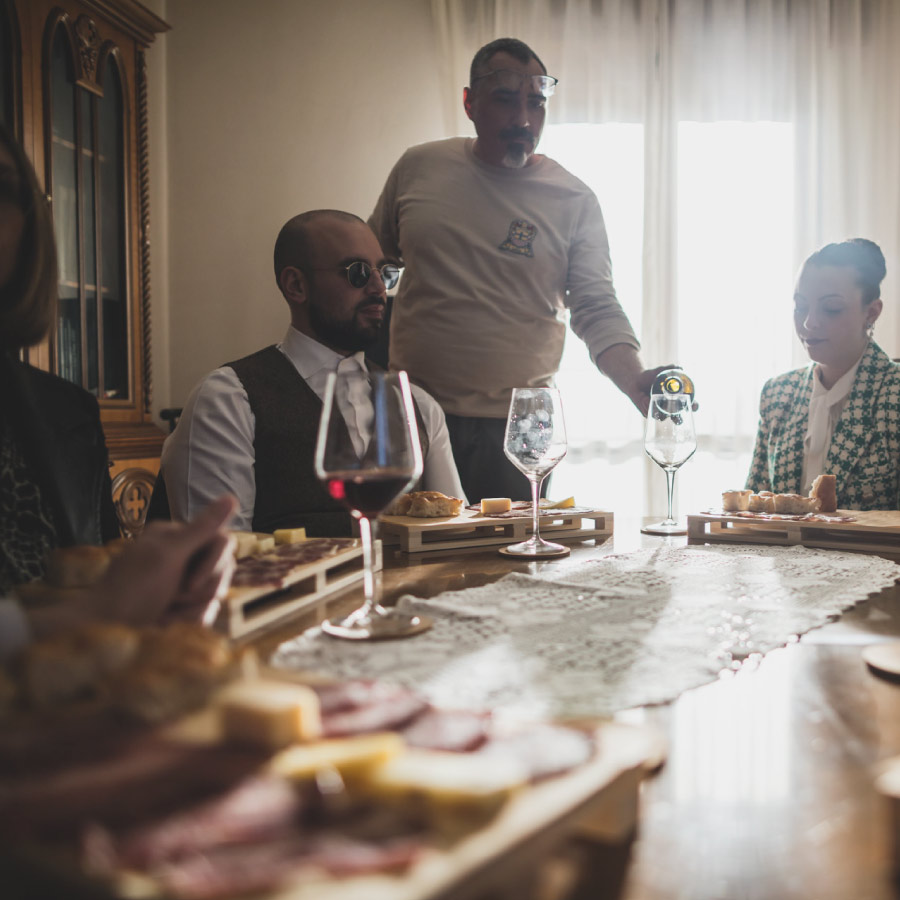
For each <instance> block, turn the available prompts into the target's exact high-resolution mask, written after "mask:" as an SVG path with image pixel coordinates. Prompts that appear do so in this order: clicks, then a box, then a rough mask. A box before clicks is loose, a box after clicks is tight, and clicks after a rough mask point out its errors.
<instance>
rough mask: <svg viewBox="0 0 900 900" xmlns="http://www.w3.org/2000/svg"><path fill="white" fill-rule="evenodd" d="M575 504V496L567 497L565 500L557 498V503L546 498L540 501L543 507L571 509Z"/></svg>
mask: <svg viewBox="0 0 900 900" xmlns="http://www.w3.org/2000/svg"><path fill="white" fill-rule="evenodd" d="M574 505H575V498H574V497H566V499H565V500H557V501H556V502H555V503H554V502H553V501H552V500H547V499H546V498H545V499H543V500H541V503H540V506H541V509H571V508H572V507H573V506H574Z"/></svg>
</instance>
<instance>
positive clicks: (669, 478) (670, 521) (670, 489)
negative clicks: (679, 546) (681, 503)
mask: <svg viewBox="0 0 900 900" xmlns="http://www.w3.org/2000/svg"><path fill="white" fill-rule="evenodd" d="M677 471H678V469H668V468H667V469H666V493H667V494H668V498H669V514H668V515H667V516H666V525H674V524H675V519H674V518H672V496H673V494H674V492H675V473H676V472H677Z"/></svg>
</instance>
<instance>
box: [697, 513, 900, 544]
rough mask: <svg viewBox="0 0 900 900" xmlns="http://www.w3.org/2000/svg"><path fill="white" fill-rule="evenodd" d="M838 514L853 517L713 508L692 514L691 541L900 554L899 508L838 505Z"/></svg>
mask: <svg viewBox="0 0 900 900" xmlns="http://www.w3.org/2000/svg"><path fill="white" fill-rule="evenodd" d="M835 515H836V516H850V517H852V518H853V521H850V522H846V521H845V522H842V521H827V520H817V519H802V518H798V519H794V518H786V519H777V518H768V519H763V518H760V519H757V518H748V517H745V516H736V515H733V514H729V513H721V514H719V513H714V512H709V513H700V514H697V515H689V516H688V517H687V521H688V543H689V544H704V543H716V542H724V543H748V544H780V545H784V546H791V545H796V544H802V545H803V546H804V547H822V548H825V549H831V550H858V551H860V552H863V553H877V554H879V555H882V556H900V511H897V510H881V509H878V510H868V511H864V512H863V511H859V510H853V509H847V510H840V509H839V510H838V511H837V512H836V513H835Z"/></svg>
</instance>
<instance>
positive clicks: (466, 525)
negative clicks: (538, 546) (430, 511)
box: [379, 506, 613, 553]
mask: <svg viewBox="0 0 900 900" xmlns="http://www.w3.org/2000/svg"><path fill="white" fill-rule="evenodd" d="M379 522H380V524H381V528H380V534H381V539H382V541H383V542H384V543H385V544H399V545H400V549H401V550H403V551H405V552H407V553H421V552H422V551H425V550H459V549H462V548H464V547H489V546H492V545H501V544H514V543H516V542H518V541H524V540H525V539H526V538H527V537H528V535H530V534H531V532H532V522H531V513H530V512H524V511H523V512H522V514H521V515H520V516H515V517H514V518H495V517H492V516H483V515H481V513H480V512H478V511H477V510H468V509H467V510H463V512H462V513H461V514H460V515H458V516H448V517H446V518H441V519H416V518H413V517H412V516H382V517H381V518H380V519H379ZM612 533H613V514H612V513H611V512H603V511H601V510H596V509H591V508H589V507H582V506H576V507H572V508H570V509H554V510H552V511H549V510H542V513H541V534H542V535H545V536H547V537H548V538H551V539H552V540H554V541H559V540H570V541H584V540H589V539H591V538H597V537H608V536H609V535H611V534H612Z"/></svg>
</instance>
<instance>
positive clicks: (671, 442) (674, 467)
mask: <svg viewBox="0 0 900 900" xmlns="http://www.w3.org/2000/svg"><path fill="white" fill-rule="evenodd" d="M684 382H686V384H685V383H684ZM689 385H690V380H689V379H686V378H685V379H681V378H678V377H673V378H669V379H665V378H662V377H660V378H659V379H658V380H657V382H656V384H655V385H654V388H653V392H652V393H651V394H650V408H649V410H648V411H647V427H646V430H645V432H644V450H645V451H646V453H647V456H649V457H650V459H652V460H653V462H655V463H656V464H657V465H658V466H660V467H661V468H662V469H663V470H664V471H665V473H666V489H667V494H668V514H667V515H666V518H665V519H663V521H662V522H659V523H657V524H655V525H646V526H644V527H643V528H642V529H641V531H642V532H644V534H687V528H686V527H685V526H684V525H680V524H679V523H678V521H677V520H676V519H675V518H674V517H673V515H672V497H673V494H674V491H675V473H676V472H677V471H678V469H679V467H681V466H682V465H684V463H686V462H687V461H688V460H689V459H690V458H691V456H693V455H694V451H695V450H696V449H697V436H696V434H695V433H694V414H693V409H692V404H693V392H692V388H691V392H690V393H688V386H689Z"/></svg>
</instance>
